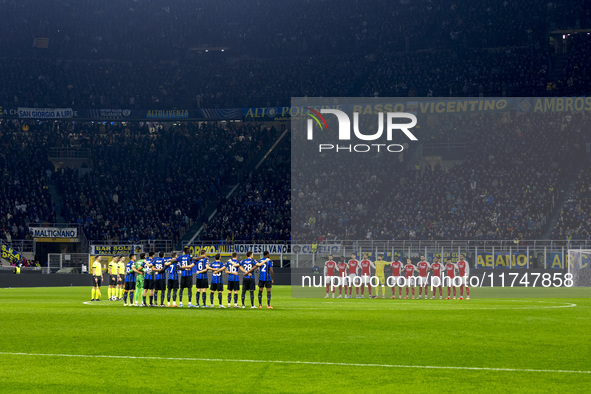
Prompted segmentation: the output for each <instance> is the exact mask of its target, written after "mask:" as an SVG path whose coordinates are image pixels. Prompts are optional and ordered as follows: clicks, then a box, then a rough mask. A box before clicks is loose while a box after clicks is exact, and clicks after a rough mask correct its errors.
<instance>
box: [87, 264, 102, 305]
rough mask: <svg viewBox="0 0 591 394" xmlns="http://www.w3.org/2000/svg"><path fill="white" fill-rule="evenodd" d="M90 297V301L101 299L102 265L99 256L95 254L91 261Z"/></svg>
mask: <svg viewBox="0 0 591 394" xmlns="http://www.w3.org/2000/svg"><path fill="white" fill-rule="evenodd" d="M91 272H92V299H91V300H90V301H100V300H101V284H102V283H103V266H102V265H101V256H95V258H94V262H93V263H92V271H91Z"/></svg>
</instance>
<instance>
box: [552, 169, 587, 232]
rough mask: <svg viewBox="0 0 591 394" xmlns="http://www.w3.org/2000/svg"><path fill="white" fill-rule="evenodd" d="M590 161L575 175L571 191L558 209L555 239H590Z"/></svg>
mask: <svg viewBox="0 0 591 394" xmlns="http://www.w3.org/2000/svg"><path fill="white" fill-rule="evenodd" d="M590 171H591V163H587V164H586V165H585V166H584V167H583V168H582V169H581V171H580V172H579V173H578V175H577V181H576V184H575V187H574V191H573V193H571V195H570V197H569V199H568V200H567V201H566V203H565V204H564V206H563V207H562V209H561V210H560V217H559V219H558V222H557V223H556V226H555V227H554V230H553V232H552V237H553V238H555V239H569V240H570V239H573V240H591V181H590V180H589V173H590Z"/></svg>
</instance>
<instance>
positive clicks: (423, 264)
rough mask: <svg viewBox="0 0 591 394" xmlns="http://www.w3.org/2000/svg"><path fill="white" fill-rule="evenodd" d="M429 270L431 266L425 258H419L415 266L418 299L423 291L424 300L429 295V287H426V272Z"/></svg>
mask: <svg viewBox="0 0 591 394" xmlns="http://www.w3.org/2000/svg"><path fill="white" fill-rule="evenodd" d="M430 268H431V264H429V263H428V262H427V261H425V256H421V260H420V261H419V263H418V264H417V269H418V270H419V299H421V291H422V290H423V289H425V299H427V296H428V295H429V287H427V285H428V282H427V275H428V271H429V269H430Z"/></svg>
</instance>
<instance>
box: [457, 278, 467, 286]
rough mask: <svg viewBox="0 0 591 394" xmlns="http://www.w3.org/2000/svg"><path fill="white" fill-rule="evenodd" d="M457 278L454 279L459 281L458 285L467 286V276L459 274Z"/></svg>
mask: <svg viewBox="0 0 591 394" xmlns="http://www.w3.org/2000/svg"><path fill="white" fill-rule="evenodd" d="M458 278H460V279H459V280H457V279H456V283H458V282H459V283H460V286H468V278H467V277H465V276H459V277H458Z"/></svg>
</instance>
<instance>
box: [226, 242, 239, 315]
mask: <svg viewBox="0 0 591 394" xmlns="http://www.w3.org/2000/svg"><path fill="white" fill-rule="evenodd" d="M236 256H238V254H237V253H236V252H234V253H232V258H231V259H230V260H228V261H227V262H226V264H224V266H225V271H226V272H227V273H228V308H230V307H231V305H232V294H234V308H238V291H239V290H240V279H239V278H238V267H240V264H238V261H237V259H236Z"/></svg>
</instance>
